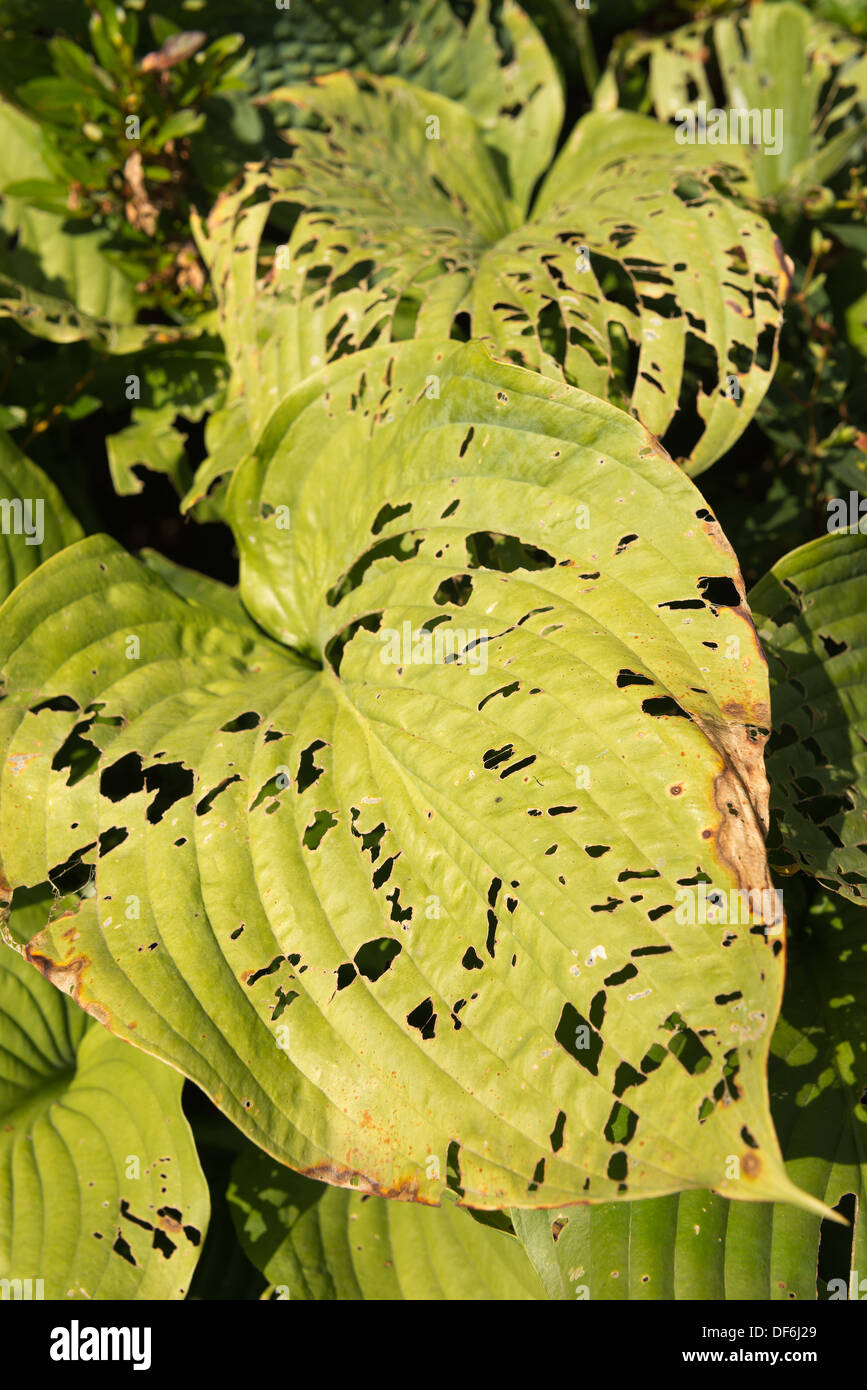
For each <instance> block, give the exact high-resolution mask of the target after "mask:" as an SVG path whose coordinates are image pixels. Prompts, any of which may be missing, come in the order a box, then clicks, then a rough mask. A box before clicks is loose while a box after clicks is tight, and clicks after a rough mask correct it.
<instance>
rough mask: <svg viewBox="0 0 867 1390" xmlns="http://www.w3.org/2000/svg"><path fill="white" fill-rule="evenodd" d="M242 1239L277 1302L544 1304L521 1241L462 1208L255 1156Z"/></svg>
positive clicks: (239, 1223)
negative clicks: (335, 1180)
mask: <svg viewBox="0 0 867 1390" xmlns="http://www.w3.org/2000/svg"><path fill="white" fill-rule="evenodd" d="M228 1196H229V1201H230V1203H231V1207H232V1216H233V1218H234V1221H235V1226H236V1229H237V1232H238V1238H239V1240H240V1242H241V1244H242V1246H243V1248H244V1250H245V1252H246V1253H247V1255H248V1256H249V1258H250V1259H251V1260H252V1261H253V1263H254V1264H255V1265H256V1266H257V1268H259V1269H261V1270H262V1272H263V1274H264V1275H265V1276H266V1278H267V1279H268V1281H269V1283H270V1285H271V1287H272V1289H273V1290H274V1292H275V1295H276V1297H278V1298H288V1299H292V1300H296V1299H301V1300H305V1301H308V1300H326V1301H334V1300H336V1301H344V1300H375V1301H383V1300H393V1299H410V1300H425V1301H433V1300H436V1301H438V1300H441V1299H445V1300H448V1301H450V1302H455V1301H461V1302H470V1301H475V1300H480V1299H484V1300H489V1299H496V1300H498V1301H502V1300H506V1301H512V1300H516V1301H517V1300H524V1299H543V1298H544V1297H545V1292H544V1289H543V1287H542V1284H541V1282H540V1280H539V1278H538V1276H537V1274H536V1272H535V1270H534V1269H533V1266H532V1265H531V1264H530V1262H529V1260H528V1259H527V1257H526V1255H525V1254H524V1252H523V1250H522V1249H521V1247H520V1245H519V1244H518V1242H517V1241H516V1240H515V1238H514V1236H510V1235H508V1234H506V1232H504V1231H498V1230H495V1229H493V1228H491V1227H490V1226H483V1225H482V1224H481V1223H480V1222H478V1221H474V1220H473V1219H472V1218H471V1217H470V1216H469V1215H468V1214H467V1213H466V1212H463V1211H459V1210H457V1209H456V1208H455V1205H454V1201H453V1199H450V1200H447V1201H444V1202H443V1204H442V1206H441V1207H440V1209H439V1210H438V1211H434V1210H431V1209H430V1208H429V1207H424V1206H420V1205H419V1204H418V1203H409V1202H389V1201H387V1200H386V1199H385V1198H384V1197H371V1196H364V1195H362V1194H361V1193H359V1192H351V1191H349V1190H348V1189H347V1188H339V1187H332V1186H329V1185H327V1184H325V1183H317V1182H311V1180H310V1179H309V1178H302V1177H299V1176H298V1174H297V1173H293V1172H291V1171H290V1169H288V1168H284V1167H282V1166H281V1165H280V1164H278V1163H275V1162H274V1161H273V1159H269V1158H268V1157H267V1155H266V1154H263V1153H259V1152H257V1151H256V1150H250V1151H248V1152H246V1153H244V1154H242V1155H241V1157H240V1158H239V1159H237V1161H236V1163H235V1166H234V1168H233V1170H232V1182H231V1186H230V1187H229V1193H228Z"/></svg>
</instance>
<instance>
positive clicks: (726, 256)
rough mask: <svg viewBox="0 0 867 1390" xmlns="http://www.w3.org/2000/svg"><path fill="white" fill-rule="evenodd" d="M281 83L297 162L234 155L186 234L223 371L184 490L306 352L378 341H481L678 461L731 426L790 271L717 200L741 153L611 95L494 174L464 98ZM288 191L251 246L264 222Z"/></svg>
mask: <svg viewBox="0 0 867 1390" xmlns="http://www.w3.org/2000/svg"><path fill="white" fill-rule="evenodd" d="M278 98H281V99H282V100H285V101H291V102H292V103H293V104H294V105H295V106H296V107H298V108H300V110H301V111H302V112H303V114H304V116H305V120H306V125H305V128H303V129H298V130H294V131H293V132H292V133H291V136H290V138H291V142H292V146H293V150H292V158H291V159H289V160H287V161H285V162H282V163H281V162H278V161H275V162H272V163H271V164H270V165H269V166H268V168H267V169H264V170H263V169H257V168H255V167H253V168H251V169H250V170H249V172H248V174H247V176H246V178H245V180H244V181H243V183H242V184H241V186H240V188H239V189H237V190H234V189H233V190H231V191H229V192H228V193H227V194H226V195H224V197H223V198H221V199H220V200H219V201H218V202H217V204H216V206H215V208H214V210H213V212H212V213H211V216H210V218H209V220H208V223H207V226H206V227H203V228H201V230H200V232H199V242H200V246H201V250H202V254H203V256H204V259H205V261H206V263H207V264H208V266H209V269H210V272H211V276H212V280H213V283H214V287H215V292H216V295H217V299H218V304H219V308H220V316H221V322H222V325H223V333H224V338H225V340H226V343H227V351H228V355H229V358H230V361H231V363H232V366H233V369H234V372H235V386H234V390H233V391H232V392H231V393H230V405H231V406H232V407H234V408H233V409H230V410H228V411H226V412H224V413H223V415H222V416H220V417H216V418H217V419H218V420H220V422H221V427H220V429H219V433H218V431H217V425H216V423H215V424H214V426H213V430H214V434H213V439H212V449H211V454H212V457H211V458H210V460H209V461H208V464H207V465H206V467H205V468H204V469H203V470H202V474H201V478H200V480H199V481H200V486H199V487H198V488H197V489H195V490H194V491H193V492H192V494H189V495H188V501H189V502H192V501H195V500H197V499H198V497H199V496H200V495H201V493H202V490H203V488H205V487H208V486H212V485H213V484H214V483H215V481H216V480H217V479H218V478H219V477H220V476H222V475H223V474H225V473H226V472H227V471H228V470H229V469H230V468H231V467H232V466H233V464H234V461H235V460H236V459H237V456H238V451H239V448H240V449H243V448H244V447H245V441H246V442H247V445H248V446H249V441H250V439H251V438H252V439H255V437H256V434H257V433H258V431H259V429H261V428H262V426H263V425H264V424H265V421H266V420H267V418H268V415H269V414H270V412H271V411H272V410H273V408H274V407H275V405H276V404H277V402H278V401H279V399H280V397H281V396H282V395H283V394H285V392H286V390H287V389H289V388H291V387H292V386H293V385H295V384H297V382H298V381H299V379H300V378H301V377H302V376H305V375H306V374H307V372H308V370H309V365H308V364H310V363H313V364H316V363H325V362H326V361H328V360H330V359H334V358H339V357H340V356H342V355H344V354H346V353H348V352H350V351H354V350H357V349H359V348H363V347H366V346H370V345H372V344H373V343H375V342H377V341H382V340H383V339H384V340H386V341H387V340H389V339H391V340H400V339H406V338H412V337H415V338H419V339H421V338H444V337H450V336H452V337H466V336H467V335H468V334H469V335H471V336H473V337H475V338H478V339H482V340H485V341H487V342H489V343H490V344H491V346H492V348H493V349H494V350H495V351H496V352H497V354H498V355H500V356H502V357H504V358H506V359H507V360H509V361H513V362H515V363H517V364H519V365H522V366H527V367H532V368H533V369H534V370H537V371H540V372H541V373H543V374H544V375H546V376H551V377H555V378H558V379H561V380H562V379H565V380H566V381H568V382H570V383H573V384H575V385H578V386H581V387H583V388H584V389H586V390H588V391H591V392H593V393H594V394H595V395H599V396H602V397H605V398H606V399H609V400H612V401H614V402H615V403H617V404H619V405H622V406H623V407H625V408H628V409H630V410H631V411H632V412H633V413H634V414H635V415H636V416H637V417H638V418H639V419H640V420H642V421H643V423H644V424H645V425H646V426H647V427H648V428H649V429H651V430H652V431H653V432H654V433H655V434H657V435H659V436H660V437H664V438H665V442H666V444H667V445H668V447H669V449H670V452H672V453H674V454H675V456H677V457H679V458H682V459H683V460H684V463H685V466H686V467H687V469H688V471H690V472H692V473H698V472H701V471H702V470H703V469H705V468H707V467H708V466H709V465H710V464H711V463H713V461H714V460H715V459H717V458H718V457H719V456H720V455H721V454H722V453H724V452H725V450H726V449H728V448H729V447H730V446H731V445H732V444H733V443H734V441H735V440H736V439H737V438H738V437H739V436H740V435H741V433H742V432H743V430H744V429H745V427H746V425H747V424H748V422H749V420H750V419H751V418H752V416H753V414H754V413H755V411H756V409H757V407H758V405H759V403H760V402H761V399H762V397H763V395H764V393H765V391H766V389H767V386H768V383H769V381H770V378H771V373H772V371H773V367H774V363H775V357H776V344H777V335H778V331H779V324H780V313H781V306H782V304H783V301H784V300H785V296H786V291H787V288H788V278H789V267H788V266H787V263H786V259H785V256H784V254H783V252H782V248H781V246H780V244H779V242H777V241H776V240H775V238H774V236H773V234H772V232H771V229H770V227H769V226H768V224H767V223H766V222H765V220H764V219H763V218H762V217H760V216H757V215H756V214H754V213H751V212H749V211H748V210H746V209H745V208H744V207H743V206H741V205H740V203H738V202H737V201H735V199H734V197H733V196H732V189H734V188H737V189H743V188H746V189H749V188H751V187H752V184H751V180H750V176H749V173H748V171H746V170H742V169H737V168H734V167H732V162H731V161H729V162H728V164H727V166H726V167H725V168H723V167H721V165H720V163H719V161H717V162H716V163H715V162H714V160H713V158H712V157H709V156H708V153H707V151H705V150H701V149H697V148H696V149H693V150H688V149H687V150H684V149H683V148H682V147H680V146H678V145H676V143H675V141H674V136H673V133H672V132H671V131H669V130H667V129H666V128H665V127H664V126H662V125H660V124H659V122H656V121H652V120H649V119H647V118H646V117H642V116H638V115H634V114H632V113H627V112H612V113H605V114H590V115H588V116H586V117H585V118H584V119H583V120H581V121H579V123H578V124H577V126H576V127H575V128H574V130H573V131H572V133H571V135H570V136H569V138H568V140H567V141H566V143H565V145H564V146H563V148H562V150H561V151H560V154H559V155H558V157H557V158H556V160H555V161H554V163H553V165H552V166H551V167H550V169H549V170H548V172H547V174H545V169H546V167H547V166H546V163H544V162H543V163H540V164H538V165H537V166H535V167H534V170H533V178H531V179H529V180H528V181H527V183H526V186H525V188H524V189H522V190H518V189H514V188H513V189H511V190H510V188H509V186H508V184H504V182H503V179H502V178H501V175H500V173H499V171H498V168H497V165H496V163H495V161H494V159H493V158H492V155H491V152H490V150H489V149H488V147H487V146H486V143H485V140H484V132H483V130H482V129H481V128H480V127H479V125H478V124H477V123H476V121H475V120H474V119H473V117H472V115H471V114H470V113H469V112H468V111H467V110H466V109H465V108H464V107H463V106H459V105H457V104H456V103H454V102H451V101H449V100H447V99H446V98H444V97H442V96H439V95H436V94H434V93H433V92H426V91H423V90H422V89H420V88H418V87H416V86H413V85H411V84H409V83H406V82H403V81H401V80H400V79H397V78H388V79H386V78H377V79H374V78H372V77H363V76H359V75H354V74H349V73H337V74H334V75H333V76H331V77H329V78H323V79H321V80H320V81H318V82H317V83H314V84H310V85H309V86H307V87H303V88H295V89H291V90H283V91H280V92H276V93H274V94H272V101H276V100H277V99H278ZM543 174H545V177H544V179H542V182H541V186H540V187H539V188H538V191H536V193H535V195H534V196H532V197H531V196H530V195H531V194H532V190H533V187H534V184H535V183H536V182H537V181H538V180H539V179H541V178H542V175H543ZM298 204H300V205H301V206H302V208H303V209H304V211H303V213H302V215H301V216H300V217H298V218H297V219H296V220H295V222H294V225H293V226H292V230H291V234H290V235H289V236H288V239H287V240H286V241H285V242H281V243H280V244H278V245H277V246H276V247H275V246H273V244H272V245H271V247H270V250H269V251H268V254H267V263H264V264H263V252H264V250H265V248H263V245H262V238H263V234H264V233H265V231H266V228H267V226H268V221H269V218H271V219H273V218H275V217H277V216H279V215H281V214H282V215H283V216H284V217H285V216H287V215H288V214H289V211H290V209H291V208H292V207H293V206H295V205H298ZM669 431H671V433H670V434H669Z"/></svg>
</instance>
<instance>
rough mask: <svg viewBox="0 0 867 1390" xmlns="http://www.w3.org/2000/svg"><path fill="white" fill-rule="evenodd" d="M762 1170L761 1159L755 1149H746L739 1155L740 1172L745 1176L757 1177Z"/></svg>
mask: <svg viewBox="0 0 867 1390" xmlns="http://www.w3.org/2000/svg"><path fill="white" fill-rule="evenodd" d="M761 1171H762V1160H761V1159H760V1158H759V1156H758V1154H757V1153H756V1151H755V1149H747V1151H746V1153H744V1154H743V1155H742V1156H741V1172H742V1173H743V1175H744V1177H745V1178H757V1177H758V1176H759V1173H760V1172H761Z"/></svg>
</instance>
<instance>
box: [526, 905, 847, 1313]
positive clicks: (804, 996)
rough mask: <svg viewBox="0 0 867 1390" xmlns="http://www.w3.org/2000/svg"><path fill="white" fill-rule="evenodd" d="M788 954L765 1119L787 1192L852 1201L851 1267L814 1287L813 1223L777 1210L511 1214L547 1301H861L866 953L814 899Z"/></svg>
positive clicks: (695, 1203) (669, 1201)
mask: <svg viewBox="0 0 867 1390" xmlns="http://www.w3.org/2000/svg"><path fill="white" fill-rule="evenodd" d="M790 951H791V956H790V963H789V974H788V976H787V979H786V993H785V997H784V1000H783V1012H782V1015H781V1017H780V1019H779V1020H778V1022H777V1027H776V1030H775V1032H774V1040H773V1043H772V1047H771V1059H770V1085H771V1096H772V1112H773V1116H774V1120H775V1123H776V1126H777V1132H778V1133H779V1135H780V1139H781V1141H782V1144H783V1150H784V1152H785V1153H786V1154H787V1155H788V1156H789V1159H788V1163H787V1169H788V1172H789V1175H790V1176H791V1178H792V1180H793V1181H794V1182H796V1183H798V1184H799V1186H801V1187H803V1188H805V1189H806V1191H808V1192H811V1193H812V1194H813V1195H814V1196H815V1197H818V1198H821V1199H822V1200H823V1201H825V1202H827V1203H828V1204H829V1205H831V1206H836V1205H837V1204H838V1203H839V1202H840V1201H841V1199H842V1198H844V1197H845V1196H846V1195H847V1194H851V1195H852V1196H853V1197H854V1199H855V1201H854V1210H855V1228H854V1231H853V1232H852V1233H851V1240H852V1246H851V1256H850V1259H849V1260H848V1262H844V1261H841V1263H840V1264H839V1266H837V1267H835V1266H834V1265H833V1264H831V1265H830V1267H829V1268H828V1269H826V1270H825V1272H824V1277H820V1278H817V1264H818V1257H819V1235H820V1225H821V1223H820V1220H819V1217H818V1216H815V1215H813V1213H811V1212H805V1211H797V1210H795V1209H794V1208H793V1207H791V1206H783V1205H780V1204H771V1203H766V1204H765V1203H759V1204H756V1205H753V1206H747V1205H746V1204H745V1203H734V1202H728V1201H726V1200H725V1199H724V1198H722V1197H717V1196H715V1195H714V1194H713V1193H712V1192H682V1193H680V1194H679V1195H677V1196H672V1197H659V1198H654V1199H652V1200H651V1201H649V1202H630V1203H621V1204H619V1205H615V1204H613V1203H611V1204H605V1205H602V1206H598V1207H576V1208H570V1209H569V1210H567V1211H564V1212H562V1213H560V1212H521V1213H517V1214H516V1216H517V1218H518V1220H517V1222H516V1224H519V1225H520V1227H522V1228H525V1230H526V1234H525V1235H524V1238H525V1240H526V1244H527V1250H528V1253H530V1254H532V1255H533V1256H534V1258H535V1262H536V1264H537V1267H538V1268H540V1270H542V1271H545V1272H546V1273H547V1274H548V1276H549V1283H553V1282H554V1280H555V1279H556V1280H558V1281H559V1290H558V1292H557V1295H556V1296H558V1297H566V1298H575V1297H578V1298H590V1299H594V1300H596V1299H600V1298H604V1299H673V1298H677V1299H711V1300H718V1299H750V1300H753V1301H757V1302H766V1301H767V1300H769V1299H779V1300H789V1299H795V1298H797V1299H815V1298H816V1297H817V1294H818V1295H819V1296H821V1297H825V1296H827V1295H830V1296H831V1297H833V1298H837V1299H839V1298H845V1297H846V1294H847V1292H848V1293H849V1296H851V1297H856V1298H857V1297H862V1298H863V1297H864V1291H865V1290H867V1279H865V1278H864V1270H865V1268H867V1223H865V1220H864V1208H865V1204H867V1157H865V1155H867V1109H865V1106H864V1104H863V1101H862V1094H863V1092H864V1087H865V1085H867V1032H865V1025H864V1013H863V1009H861V1008H859V1007H858V1004H857V1002H856V1001H858V1000H860V999H863V998H864V991H865V989H867V942H865V939H864V927H863V922H862V920H861V917H860V913H859V912H858V909H857V908H854V907H853V906H852V905H851V904H849V903H840V902H839V900H838V901H836V902H833V901H831V900H830V899H829V898H826V897H825V896H824V895H820V897H819V899H818V900H817V901H816V903H815V904H814V905H813V907H812V909H811V911H810V913H809V917H808V919H807V923H806V927H805V928H804V929H799V931H798V932H797V934H796V936H795V937H794V939H793V942H792V945H791V947H790ZM552 1220H553V1222H554V1230H555V1231H556V1232H557V1239H556V1241H552V1238H551V1237H552ZM552 1275H553V1278H552ZM831 1281H835V1282H834V1284H833V1285H832V1283H831Z"/></svg>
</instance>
